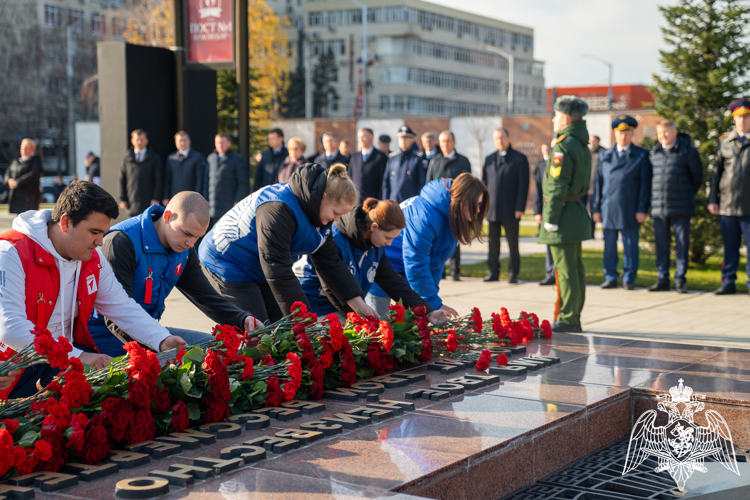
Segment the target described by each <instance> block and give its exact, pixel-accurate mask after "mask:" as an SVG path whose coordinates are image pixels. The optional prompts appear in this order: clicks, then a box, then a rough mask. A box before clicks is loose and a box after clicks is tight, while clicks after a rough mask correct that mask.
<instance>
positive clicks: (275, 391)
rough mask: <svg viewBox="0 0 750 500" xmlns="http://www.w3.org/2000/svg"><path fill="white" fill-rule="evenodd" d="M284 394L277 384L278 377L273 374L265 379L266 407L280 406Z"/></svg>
mask: <svg viewBox="0 0 750 500" xmlns="http://www.w3.org/2000/svg"><path fill="white" fill-rule="evenodd" d="M283 400H284V394H283V393H282V392H281V387H280V386H279V379H278V378H276V376H275V375H273V376H271V377H269V378H268V380H266V407H267V408H269V407H274V406H281V403H282V401H283Z"/></svg>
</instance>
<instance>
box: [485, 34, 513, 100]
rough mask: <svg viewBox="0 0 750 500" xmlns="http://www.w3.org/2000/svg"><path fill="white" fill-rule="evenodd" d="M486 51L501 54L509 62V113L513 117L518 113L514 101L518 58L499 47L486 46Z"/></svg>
mask: <svg viewBox="0 0 750 500" xmlns="http://www.w3.org/2000/svg"><path fill="white" fill-rule="evenodd" d="M484 50H486V51H487V52H494V53H495V54H499V55H501V56H503V57H504V58H506V59H507V60H508V65H509V66H510V67H509V69H508V111H509V113H510V114H511V115H512V114H514V113H515V111H516V109H515V103H514V99H513V97H514V95H515V88H514V87H515V85H514V81H515V72H516V64H515V62H516V58H515V56H514V55H513V54H510V53H508V52H505V51H504V50H502V49H498V48H497V47H493V46H492V45H485V46H484Z"/></svg>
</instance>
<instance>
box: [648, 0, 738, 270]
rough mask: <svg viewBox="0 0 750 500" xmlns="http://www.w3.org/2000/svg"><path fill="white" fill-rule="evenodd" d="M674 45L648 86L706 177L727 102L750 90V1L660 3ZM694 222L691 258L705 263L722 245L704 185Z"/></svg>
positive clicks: (725, 126) (726, 120) (725, 125)
mask: <svg viewBox="0 0 750 500" xmlns="http://www.w3.org/2000/svg"><path fill="white" fill-rule="evenodd" d="M659 10H660V11H661V13H662V14H663V15H664V19H665V21H666V26H665V27H663V28H662V33H663V34H664V41H665V42H666V43H667V45H668V46H669V48H668V49H667V50H662V51H660V53H661V63H662V66H663V68H664V76H663V77H660V76H658V75H654V77H653V78H654V85H653V86H651V87H650V88H649V90H650V91H651V93H652V94H653V95H654V98H655V101H656V102H655V104H654V105H653V108H654V110H655V111H656V113H657V114H659V115H660V116H663V117H664V118H667V119H670V120H673V121H674V122H675V123H676V124H677V128H678V129H679V130H680V131H682V132H686V133H688V134H690V136H691V137H692V138H693V141H694V145H695V146H696V147H697V148H698V151H699V152H700V155H701V158H702V160H703V165H704V171H705V173H706V175H705V179H706V181H708V179H709V175H710V174H709V169H708V166H709V165H710V163H711V162H712V161H713V158H714V156H715V154H716V151H717V147H718V141H719V137H720V136H721V135H722V134H724V133H726V132H727V131H728V130H730V129H731V126H732V117H731V116H730V114H729V113H728V112H727V104H729V102H730V101H732V100H733V99H735V98H737V97H739V96H742V95H744V93H745V92H747V91H748V90H750V80H749V79H748V67H750V43H748V39H747V33H748V24H750V4H749V3H748V2H747V1H746V0H722V1H717V0H681V1H680V2H679V3H678V4H677V5H675V6H672V7H659ZM696 204H697V213H696V215H695V217H694V218H693V220H692V221H691V235H690V238H691V241H690V260H691V261H692V262H695V263H700V264H703V263H705V262H706V259H708V257H709V256H710V255H712V254H713V253H716V252H718V251H720V249H721V247H722V242H721V233H720V229H719V220H718V217H716V216H713V215H710V214H709V213H708V209H707V198H706V188H705V186H704V187H703V188H701V191H700V192H699V193H698V195H697V197H696Z"/></svg>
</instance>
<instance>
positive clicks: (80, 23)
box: [68, 9, 86, 33]
mask: <svg viewBox="0 0 750 500" xmlns="http://www.w3.org/2000/svg"><path fill="white" fill-rule="evenodd" d="M68 12H69V18H68V23H69V24H70V26H71V27H72V28H73V31H76V32H78V33H81V32H82V31H83V27H84V24H85V22H86V16H85V14H84V13H83V11H82V10H73V9H70V10H69V11H68Z"/></svg>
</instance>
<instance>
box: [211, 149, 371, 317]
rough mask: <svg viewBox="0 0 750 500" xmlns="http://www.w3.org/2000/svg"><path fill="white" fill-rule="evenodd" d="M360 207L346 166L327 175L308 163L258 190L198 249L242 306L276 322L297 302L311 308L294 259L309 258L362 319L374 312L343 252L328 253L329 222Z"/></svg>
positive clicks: (221, 286)
mask: <svg viewBox="0 0 750 500" xmlns="http://www.w3.org/2000/svg"><path fill="white" fill-rule="evenodd" d="M356 202H357V189H356V188H355V186H354V183H353V182H352V180H351V179H350V178H349V177H348V176H347V174H346V166H345V165H344V164H342V163H337V164H335V165H333V166H332V167H331V168H330V169H329V170H326V169H324V168H323V167H321V166H320V165H316V164H306V165H302V166H301V167H300V168H299V170H297V172H295V173H293V174H292V175H291V177H290V178H289V183H288V184H274V185H272V186H266V187H264V188H262V189H259V190H258V191H256V192H254V193H253V194H252V195H250V196H248V197H247V198H245V199H244V200H242V201H241V202H239V203H238V204H237V205H236V206H235V207H234V208H233V209H232V210H230V211H229V212H227V213H226V214H225V215H224V216H223V217H222V218H221V219H220V220H219V222H217V223H216V226H214V227H213V229H211V231H209V232H208V234H206V236H205V238H204V239H203V242H202V243H201V246H200V249H199V255H200V259H201V263H202V265H203V271H204V273H205V274H206V276H207V278H208V280H209V281H210V282H211V284H212V285H213V286H214V288H215V289H216V291H218V292H219V293H220V294H221V295H223V296H224V297H226V298H228V299H229V300H231V301H232V302H234V303H235V304H236V305H237V306H238V307H240V309H243V310H245V311H249V312H251V313H252V314H253V316H255V317H256V318H258V319H260V320H261V321H264V322H265V321H267V320H271V321H276V320H278V319H280V318H281V317H283V316H284V315H287V314H289V313H290V312H291V307H292V304H293V303H294V302H297V301H300V302H302V303H304V304H306V305H309V303H308V301H307V297H306V295H305V292H304V291H303V290H302V286H301V285H300V283H299V281H298V280H297V277H296V276H295V275H294V271H293V270H292V266H293V265H294V261H295V260H297V259H298V258H299V257H301V256H302V255H309V256H310V259H311V260H312V262H314V263H315V264H316V265H317V267H318V272H319V274H320V275H321V276H324V277H325V279H326V280H327V281H330V282H331V283H334V285H333V290H332V292H333V293H334V294H335V295H336V297H338V298H339V300H341V301H342V302H345V303H346V304H347V305H348V306H349V307H351V309H352V310H353V311H354V312H356V313H357V314H359V315H364V316H367V315H371V314H374V311H373V310H372V308H370V307H369V306H367V305H366V304H365V302H364V300H363V299H362V295H363V294H362V290H361V289H360V287H359V285H358V284H357V282H356V280H355V279H354V277H353V276H352V275H351V273H350V272H349V271H348V269H347V267H346V265H345V264H344V262H343V261H342V260H341V258H340V257H339V256H338V254H335V255H327V252H330V249H329V248H326V249H324V248H322V247H323V246H324V245H323V244H324V243H325V241H326V239H327V238H328V237H329V236H330V233H331V229H330V227H331V224H332V223H333V222H335V221H337V220H339V218H341V216H342V215H344V214H346V213H348V212H349V211H350V210H351V209H352V208H353V207H354V205H355V203H356ZM334 250H335V249H334ZM334 253H335V252H334Z"/></svg>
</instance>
